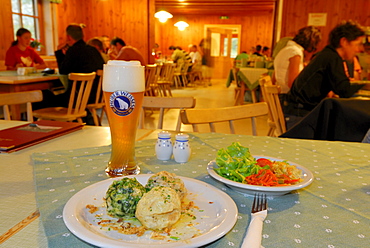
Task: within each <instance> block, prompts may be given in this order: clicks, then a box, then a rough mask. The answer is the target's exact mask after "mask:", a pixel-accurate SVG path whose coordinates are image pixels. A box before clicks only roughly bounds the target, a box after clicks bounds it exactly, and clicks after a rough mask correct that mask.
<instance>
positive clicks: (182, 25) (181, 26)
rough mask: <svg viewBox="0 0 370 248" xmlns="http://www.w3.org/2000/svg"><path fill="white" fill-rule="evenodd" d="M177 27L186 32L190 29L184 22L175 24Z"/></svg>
mask: <svg viewBox="0 0 370 248" xmlns="http://www.w3.org/2000/svg"><path fill="white" fill-rule="evenodd" d="M174 26H175V27H177V28H178V29H179V30H180V31H184V30H185V28H187V27H189V24H187V23H186V22H184V21H179V22H176V23H175V24H174Z"/></svg>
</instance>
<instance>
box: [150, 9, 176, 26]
mask: <svg viewBox="0 0 370 248" xmlns="http://www.w3.org/2000/svg"><path fill="white" fill-rule="evenodd" d="M154 17H155V18H158V19H159V21H160V22H162V23H165V22H166V21H167V19H169V18H172V17H173V15H171V14H170V13H168V12H167V11H164V10H161V11H158V12H157V13H155V14H154Z"/></svg>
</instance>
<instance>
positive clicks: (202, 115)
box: [180, 102, 268, 135]
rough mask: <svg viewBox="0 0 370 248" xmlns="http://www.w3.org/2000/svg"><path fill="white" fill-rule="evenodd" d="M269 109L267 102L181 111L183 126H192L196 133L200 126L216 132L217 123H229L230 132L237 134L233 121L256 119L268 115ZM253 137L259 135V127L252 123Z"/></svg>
mask: <svg viewBox="0 0 370 248" xmlns="http://www.w3.org/2000/svg"><path fill="white" fill-rule="evenodd" d="M267 113H268V107H267V104H266V103H265V102H261V103H252V104H246V105H240V106H232V107H222V108H207V109H184V110H181V111H180V116H181V121H182V123H183V124H191V125H192V126H193V130H194V132H199V129H198V125H199V124H208V125H209V128H210V130H211V132H216V129H215V125H214V124H215V123H217V122H229V127H230V132H231V133H232V134H235V128H234V123H233V121H235V120H240V119H246V118H251V119H253V118H255V117H258V116H263V115H267ZM252 132H253V135H257V127H256V125H255V123H254V122H253V121H252Z"/></svg>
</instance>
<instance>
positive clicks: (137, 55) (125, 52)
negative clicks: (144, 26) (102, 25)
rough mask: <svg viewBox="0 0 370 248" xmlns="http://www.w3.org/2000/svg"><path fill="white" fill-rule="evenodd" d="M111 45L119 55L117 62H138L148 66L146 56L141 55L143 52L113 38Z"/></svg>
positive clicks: (119, 39) (117, 38)
mask: <svg viewBox="0 0 370 248" xmlns="http://www.w3.org/2000/svg"><path fill="white" fill-rule="evenodd" d="M110 44H111V45H112V47H113V48H114V50H115V52H116V53H117V57H116V58H115V59H116V60H125V61H131V60H137V61H140V63H141V65H144V66H145V65H146V62H145V60H144V56H143V55H142V54H141V52H140V51H139V50H138V49H137V48H135V47H133V46H128V45H126V43H125V42H124V41H123V40H122V39H121V38H119V37H115V38H113V39H112V40H111V42H110Z"/></svg>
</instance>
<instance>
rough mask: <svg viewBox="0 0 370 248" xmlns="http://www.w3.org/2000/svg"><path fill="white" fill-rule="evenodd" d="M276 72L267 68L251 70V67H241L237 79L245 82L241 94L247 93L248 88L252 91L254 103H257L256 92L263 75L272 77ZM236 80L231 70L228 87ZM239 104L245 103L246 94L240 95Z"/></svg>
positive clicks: (241, 86) (227, 82)
mask: <svg viewBox="0 0 370 248" xmlns="http://www.w3.org/2000/svg"><path fill="white" fill-rule="evenodd" d="M273 71H274V70H271V69H267V68H251V67H240V68H238V72H237V77H238V78H239V81H241V82H244V83H242V84H241V85H240V88H241V89H240V90H241V92H245V91H246V88H247V89H249V90H250V91H251V94H252V102H257V99H256V94H255V91H256V90H257V87H258V86H259V79H260V77H261V76H262V75H264V74H267V75H270V76H272V73H273ZM233 80H235V79H234V74H233V71H232V69H231V70H230V73H229V76H228V78H227V81H226V87H229V86H230V84H231V82H232V81H233ZM239 97H240V99H239V101H238V102H239V103H243V102H244V94H240V95H239Z"/></svg>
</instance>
